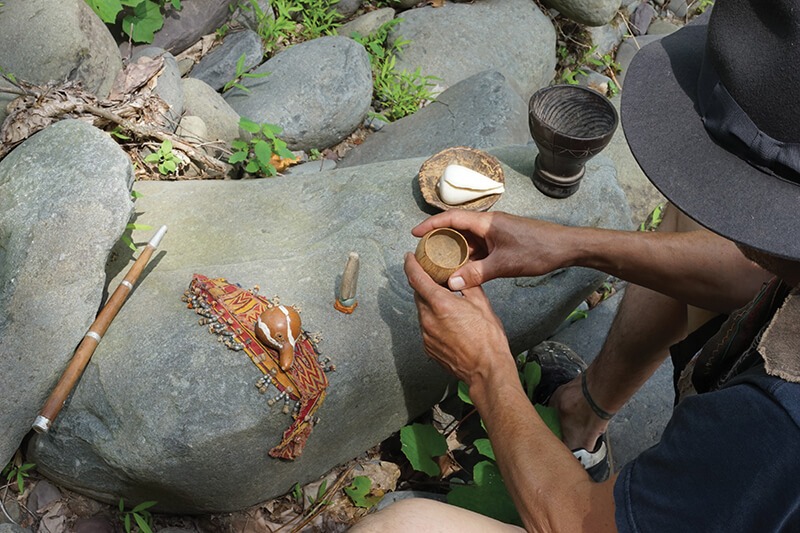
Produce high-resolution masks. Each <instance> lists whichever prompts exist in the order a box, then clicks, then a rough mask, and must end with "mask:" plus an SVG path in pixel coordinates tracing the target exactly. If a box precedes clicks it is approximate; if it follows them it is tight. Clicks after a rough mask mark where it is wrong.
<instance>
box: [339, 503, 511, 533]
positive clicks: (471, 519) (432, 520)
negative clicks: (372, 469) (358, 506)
mask: <svg viewBox="0 0 800 533" xmlns="http://www.w3.org/2000/svg"><path fill="white" fill-rule="evenodd" d="M349 531H350V532H351V533H392V532H398V533H400V532H402V533H406V532H409V531H425V532H426V533H447V532H450V533H494V532H497V533H524V532H525V530H524V529H522V528H521V527H517V526H512V525H509V524H504V523H503V522H498V521H497V520H494V519H492V518H489V517H487V516H483V515H480V514H478V513H474V512H472V511H468V510H467V509H462V508H460V507H456V506H454V505H448V504H446V503H442V502H438V501H435V500H428V499H424V498H411V499H408V500H400V501H398V502H396V503H393V504H392V505H390V506H389V507H387V508H386V509H383V510H382V511H380V512H378V513H375V514H372V515H369V516H367V517H365V518H363V519H362V520H361V521H360V522H358V523H357V524H356V525H355V526H353V527H352V528H351V529H350V530H349Z"/></svg>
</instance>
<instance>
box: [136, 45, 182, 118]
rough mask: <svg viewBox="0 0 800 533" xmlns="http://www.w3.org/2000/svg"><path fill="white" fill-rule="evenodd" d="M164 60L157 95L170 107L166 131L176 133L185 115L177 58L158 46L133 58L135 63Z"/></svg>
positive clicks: (148, 47) (143, 50) (159, 75)
mask: <svg viewBox="0 0 800 533" xmlns="http://www.w3.org/2000/svg"><path fill="white" fill-rule="evenodd" d="M142 56H144V57H150V58H158V57H161V58H164V67H163V68H162V69H161V72H160V73H159V74H158V78H157V82H156V88H155V93H156V94H157V95H158V96H159V97H161V99H162V100H164V102H166V103H167V105H168V106H169V110H168V111H167V113H166V116H165V117H164V119H165V122H166V129H167V130H169V131H175V129H176V128H177V127H178V123H179V122H180V121H181V115H183V111H184V109H183V107H184V106H183V84H182V83H181V73H180V69H179V68H178V62H177V61H176V60H175V56H173V55H172V54H170V53H169V52H167V51H166V50H164V49H163V48H159V47H158V46H147V47H144V48H140V49H138V50H137V51H136V53H135V54H134V55H133V57H131V61H133V62H135V61H136V60H137V59H139V58H140V57H142Z"/></svg>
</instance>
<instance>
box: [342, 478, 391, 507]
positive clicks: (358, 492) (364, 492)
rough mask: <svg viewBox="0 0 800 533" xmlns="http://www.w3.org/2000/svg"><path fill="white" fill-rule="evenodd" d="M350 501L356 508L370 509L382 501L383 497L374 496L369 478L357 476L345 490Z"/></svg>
mask: <svg viewBox="0 0 800 533" xmlns="http://www.w3.org/2000/svg"><path fill="white" fill-rule="evenodd" d="M344 493H345V494H347V496H348V498H350V501H352V502H353V505H355V506H356V507H361V508H363V509H370V508H372V507H374V506H375V505H376V504H377V503H378V502H380V501H381V498H383V496H379V495H376V494H372V480H371V479H370V478H368V477H367V476H356V477H354V478H353V481H352V483H350V485H348V486H347V487H345V488H344Z"/></svg>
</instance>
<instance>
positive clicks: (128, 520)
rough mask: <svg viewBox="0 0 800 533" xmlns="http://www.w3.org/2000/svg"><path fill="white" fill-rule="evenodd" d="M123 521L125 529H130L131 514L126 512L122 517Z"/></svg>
mask: <svg viewBox="0 0 800 533" xmlns="http://www.w3.org/2000/svg"><path fill="white" fill-rule="evenodd" d="M123 522H124V523H125V531H130V530H131V515H129V514H126V515H125V518H124V519H123Z"/></svg>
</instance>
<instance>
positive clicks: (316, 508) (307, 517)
mask: <svg viewBox="0 0 800 533" xmlns="http://www.w3.org/2000/svg"><path fill="white" fill-rule="evenodd" d="M352 471H353V467H352V466H351V467H350V468H348V469H347V470H345V471H344V472H342V473H341V474H339V477H338V478H336V481H335V482H334V483H333V484H332V485H331V486H330V487H328V490H326V491H325V493H324V494H323V495H322V496H320V497H319V498H317V500H316V501H315V502H314V503H313V505H312V506H311V508H310V509H309V512H308V514H301V515H297V516H296V517H295V518H292V519H291V520H289V521H288V522H286V523H285V524H283V525H282V526H281V527H279V528H278V529H276V530H275V532H274V533H278V531H281V530H282V529H283V528H285V527H287V526H289V525H291V524H292V522H294V521H296V520H297V519H298V518H302V519H303V521H302V522H300V523H299V524H298V525H296V526H293V528H292V529H291V530H290V531H289V533H298V532H300V531H302V529H303V528H304V527H305V526H307V525H308V523H309V522H311V521H312V520H313V519H314V518H315V517H316V516H317V515H318V514H319V513H320V512H322V510H323V509H324V508H325V506H326V505H328V504H327V503H325V502H327V501H328V496H331V495H333V494H335V493H336V491H338V490H339V489H340V488H342V485H344V481H345V479H347V476H348V475H350V472H352Z"/></svg>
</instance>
